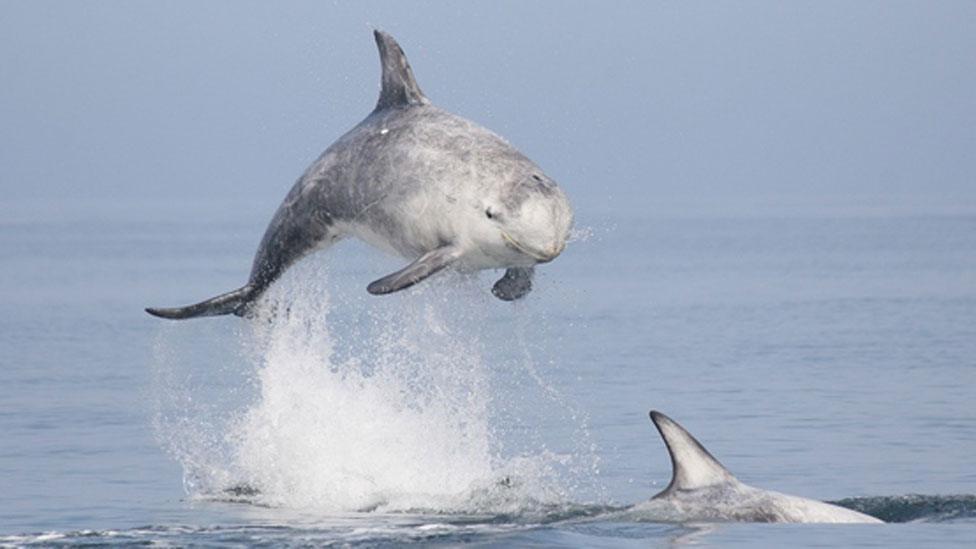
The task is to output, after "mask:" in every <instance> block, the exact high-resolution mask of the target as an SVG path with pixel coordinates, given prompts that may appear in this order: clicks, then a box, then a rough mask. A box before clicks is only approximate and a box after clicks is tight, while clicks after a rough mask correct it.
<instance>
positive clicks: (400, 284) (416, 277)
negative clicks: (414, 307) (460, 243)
mask: <svg viewBox="0 0 976 549" xmlns="http://www.w3.org/2000/svg"><path fill="white" fill-rule="evenodd" d="M459 255H460V253H459V252H458V249H457V248H455V247H454V246H443V247H440V248H437V249H436V250H433V251H430V252H427V253H425V254H424V255H422V256H420V258H419V259H417V260H416V261H414V262H413V263H411V264H409V265H407V266H406V267H404V268H402V269H400V270H399V271H397V272H395V273H393V274H389V275H386V276H384V277H383V278H381V279H379V280H376V281H373V282H371V283H370V285H369V286H368V287H367V288H366V291H368V292H369V293H371V294H373V295H383V294H391V293H393V292H398V291H400V290H403V289H405V288H409V287H410V286H413V285H414V284H416V283H418V282H420V281H421V280H423V279H425V278H427V277H429V276H431V275H433V274H436V273H437V272H439V271H441V270H443V269H444V268H445V267H447V266H448V265H450V264H451V263H453V262H454V261H455V260H456V259H457V258H458V256H459Z"/></svg>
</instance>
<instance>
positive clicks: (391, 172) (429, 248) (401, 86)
mask: <svg viewBox="0 0 976 549" xmlns="http://www.w3.org/2000/svg"><path fill="white" fill-rule="evenodd" d="M374 37H375V39H376V45H377V47H378V48H379V54H380V62H381V65H382V85H381V89H380V96H379V100H378V101H377V103H376V107H375V108H374V109H373V111H372V113H370V114H369V116H367V117H366V118H365V119H364V120H363V121H362V122H360V123H359V124H358V125H357V126H356V127H354V128H353V129H352V130H350V131H349V132H348V133H346V134H345V135H343V136H342V137H340V138H339V139H338V140H337V141H336V142H335V143H333V144H332V145H331V146H330V147H329V148H328V149H326V150H325V152H324V153H322V155H321V156H320V157H319V158H318V159H317V160H316V161H315V162H314V163H312V165H311V166H309V168H308V169H307V170H306V171H305V173H304V174H303V175H302V176H301V177H300V178H299V179H298V181H297V182H296V183H295V185H294V186H293V187H292V189H291V191H290V192H289V193H288V195H287V196H286V197H285V199H284V202H282V204H281V206H279V208H278V211H277V212H276V213H275V215H274V217H273V218H272V220H271V222H270V224H269V225H268V228H267V230H266V231H265V233H264V238H263V239H262V240H261V244H260V246H259V247H258V250H257V253H256V254H255V256H254V262H253V265H252V268H251V274H250V277H249V279H248V281H247V284H245V285H244V286H242V287H241V288H238V289H236V290H233V291H231V292H228V293H225V294H222V295H218V296H216V297H213V298H211V299H208V300H206V301H202V302H200V303H197V304H195V305H188V306H185V307H175V308H147V309H146V312H148V313H149V314H151V315H154V316H158V317H162V318H170V319H184V318H193V317H202V316H215V315H226V314H235V315H237V316H246V315H249V314H250V313H251V311H252V308H253V304H254V303H255V301H256V300H257V299H258V298H259V297H260V296H261V295H262V294H263V293H264V292H265V290H267V288H268V287H269V286H270V285H271V284H272V283H274V282H275V281H276V280H277V279H278V278H279V277H280V276H281V275H282V273H284V272H285V271H286V270H287V269H288V268H289V267H291V266H292V265H294V264H295V263H296V262H297V261H299V260H300V259H302V258H304V257H305V256H307V255H308V254H310V253H312V252H314V251H319V250H324V249H326V248H329V247H330V246H332V244H334V243H335V242H337V241H339V240H341V239H343V238H345V237H349V236H353V237H356V238H359V239H361V240H364V241H365V242H367V243H368V244H370V245H372V246H375V247H377V248H380V249H382V250H385V251H387V252H391V253H393V254H396V255H399V256H402V257H404V258H406V259H408V260H409V261H410V263H409V264H408V265H407V266H405V267H404V268H402V269H400V270H399V271H397V272H394V273H391V274H389V275H387V276H384V277H382V278H380V279H378V280H376V281H374V282H372V283H370V284H369V286H368V287H367V291H369V293H371V294H374V295H382V294H389V293H392V292H396V291H399V290H403V289H404V288H409V287H410V286H412V285H414V284H416V283H418V282H420V281H422V280H424V279H426V278H428V277H430V276H432V275H434V274H435V273H438V272H439V271H442V270H444V269H445V268H448V267H451V268H453V269H455V270H459V271H462V272H472V271H478V270H482V269H498V268H504V269H506V271H505V274H504V276H502V277H501V279H499V280H498V281H497V282H496V283H495V284H494V286H493V287H492V294H493V295H495V296H496V297H498V298H499V299H502V300H506V301H511V300H515V299H519V298H521V297H523V296H525V295H526V294H527V293H528V292H529V291H530V290H531V288H532V277H533V273H534V267H535V265H537V264H540V263H547V262H549V261H552V260H553V259H555V258H556V256H558V255H559V254H560V253H561V252H562V251H563V249H564V248H565V246H566V241H567V239H568V237H569V231H570V227H571V225H572V222H573V212H572V208H571V207H570V204H569V200H568V199H567V197H566V195H565V193H564V192H563V191H562V189H560V188H559V186H558V185H557V184H556V182H555V181H554V180H553V179H552V178H551V177H549V176H547V175H546V174H545V173H544V172H543V171H542V169H540V168H539V167H538V166H537V165H536V164H535V163H533V162H532V161H531V160H529V159H528V158H527V157H526V156H525V155H523V154H522V153H521V152H519V151H518V150H517V149H515V148H514V147H513V146H512V145H510V144H509V143H508V142H507V141H505V140H504V139H503V138H501V137H499V136H498V135H496V134H494V133H492V132H491V131H489V130H487V129H485V128H483V127H481V126H479V125H477V124H475V123H473V122H471V121H469V120H466V119H464V118H461V117H460V116H457V115H454V114H451V113H449V112H446V111H444V110H442V109H439V108H437V107H435V106H434V105H432V104H431V102H430V100H429V99H427V96H425V95H424V93H423V92H422V91H421V90H420V87H419V86H418V85H417V81H416V80H415V79H414V75H413V70H412V69H411V68H410V64H409V63H408V62H407V58H406V55H404V53H403V50H402V49H401V48H400V46H399V44H397V42H396V40H395V39H394V38H393V37H392V36H390V35H389V34H387V33H385V32H382V31H380V30H376V31H374Z"/></svg>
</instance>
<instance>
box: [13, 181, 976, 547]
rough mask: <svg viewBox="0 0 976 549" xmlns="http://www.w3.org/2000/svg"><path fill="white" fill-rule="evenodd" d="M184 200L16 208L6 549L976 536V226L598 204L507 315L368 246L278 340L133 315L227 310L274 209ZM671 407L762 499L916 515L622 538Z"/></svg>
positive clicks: (314, 274)
mask: <svg viewBox="0 0 976 549" xmlns="http://www.w3.org/2000/svg"><path fill="white" fill-rule="evenodd" d="M272 206H273V205H267V208H271V207H272ZM189 207H190V209H189V210H187V209H186V208H187V206H185V205H179V206H177V205H167V204H161V205H160V204H151V203H148V201H147V202H146V203H120V204H111V205H106V204H94V203H93V204H85V203H77V204H61V205H56V206H44V205H41V204H38V203H31V202H26V201H24V202H6V203H4V204H3V209H4V211H3V215H2V218H0V265H2V268H0V307H2V312H3V314H2V315H0V365H2V367H0V387H2V390H0V544H13V545H17V544H23V543H52V544H56V543H66V544H71V543H76V544H87V543H109V544H111V543H139V542H147V541H158V542H161V543H167V544H173V545H186V544H195V543H199V544H217V543H222V544H226V545H239V544H260V543H264V544H274V545H278V544H294V545H301V544H327V543H367V544H382V543H393V542H406V541H424V542H435V541H436V542H446V543H456V542H462V541H464V542H475V543H479V544H485V545H509V544H515V543H518V544H536V545H542V546H548V545H570V546H574V545H578V546H584V545H585V546H630V545H634V546H647V545H670V544H684V543H689V544H702V545H721V546H747V545H748V546H755V545H770V546H772V545H780V546H781V545H784V544H787V543H788V544H790V545H800V546H821V545H844V546H852V547H876V546H884V547H893V546H902V547H918V546H930V547H931V546H966V545H971V544H972V543H973V541H974V540H976V521H974V517H976V505H974V504H973V499H972V496H969V497H968V498H967V497H958V498H947V499H938V498H936V497H935V496H955V495H961V496H966V495H971V494H976V473H974V468H973V461H972V457H973V455H974V454H976V406H974V405H973V397H974V394H976V358H974V357H976V216H973V215H965V214H958V215H950V214H947V213H946V214H938V213H935V214H933V213H931V212H929V213H925V212H918V213H913V211H912V210H911V208H907V209H904V210H902V211H900V212H898V213H895V214H877V213H873V214H872V213H870V212H867V213H861V214H857V213H851V212H849V211H833V210H830V209H829V208H827V209H823V210H822V211H811V212H807V213H804V214H802V215H794V216H790V217H777V216H774V215H769V214H763V213H750V214H744V213H743V214H736V215H731V214H729V215H724V216H723V215H720V214H709V215H704V214H702V215H695V216H692V215H685V216H665V215H662V214H661V213H660V212H649V213H647V214H646V215H640V216H639V215H635V214H625V213H621V214H618V215H613V214H609V213H608V214H593V213H589V212H588V211H587V208H585V207H583V208H580V210H581V214H580V218H579V223H578V224H579V225H580V227H581V228H583V229H585V231H584V232H585V233H588V235H584V237H582V238H580V239H579V240H577V241H576V242H574V243H572V244H571V246H570V247H569V248H568V249H567V251H566V252H565V254H564V255H563V256H562V257H560V258H559V259H557V260H556V261H555V262H554V263H553V264H551V265H547V266H545V267H544V268H543V269H542V270H541V273H542V275H541V277H540V278H539V280H538V284H537V288H536V291H535V292H534V293H533V294H532V295H531V296H530V298H529V299H528V300H526V301H525V302H524V303H519V304H517V305H515V306H512V305H510V304H505V303H502V302H499V301H497V300H494V299H493V298H491V297H490V296H489V294H488V288H489V287H490V283H491V280H490V279H489V277H488V276H487V275H483V276H481V277H480V278H478V279H476V280H464V279H458V278H450V277H449V278H445V279H442V280H439V281H437V282H436V283H433V284H429V285H421V286H419V287H418V288H417V289H416V290H415V291H412V292H407V293H405V294H403V295H394V296H389V297H385V298H375V297H371V296H368V295H366V293H365V285H366V284H367V283H368V282H369V281H371V280H373V279H375V278H377V277H378V276H380V275H382V274H384V273H386V272H389V271H390V270H392V269H394V268H395V267H396V266H397V264H398V263H399V260H396V259H391V258H386V257H382V256H380V255H379V254H378V253H377V252H373V251H371V250H368V249H367V248H365V247H363V246H358V245H354V244H350V245H344V246H342V247H340V248H337V249H336V250H334V253H330V254H325V255H320V256H316V257H314V258H312V259H310V260H309V261H308V262H307V263H305V264H303V265H302V266H301V267H300V268H299V269H297V270H296V271H295V272H294V273H293V274H292V276H290V277H289V278H288V279H287V280H285V281H284V283H283V286H282V288H281V292H280V293H281V299H283V300H285V301H287V302H289V303H291V304H292V310H291V312H290V313H289V314H290V315H291V316H290V317H289V318H291V319H296V318H297V319H298V320H297V323H295V324H293V325H290V326H285V327H281V326H275V325H269V324H262V323H261V322H253V323H250V324H249V323H247V322H245V321H242V320H240V319H237V318H217V319H204V320H198V321H192V322H186V323H169V322H165V321H161V320H159V319H155V318H151V317H149V316H148V315H146V314H145V313H143V312H142V308H143V307H144V306H148V305H164V306H165V305H177V304H182V303H184V302H191V301H194V300H196V299H199V298H204V297H208V296H210V295H212V294H215V293H218V292H222V291H225V290H228V289H231V288H234V287H237V286H238V285H239V284H240V283H241V282H243V280H244V277H245V276H246V273H247V271H248V267H249V262H250V260H251V255H252V253H253V250H254V247H255V246H256V243H257V240H258V238H259V237H260V234H261V231H263V229H264V226H265V223H266V222H267V219H268V216H269V212H268V211H264V209H262V208H261V207H258V206H255V207H251V208H243V209H239V208H237V207H233V206H231V207H228V206H226V205H223V204H221V203H219V202H217V201H216V200H214V202H212V203H206V204H196V205H192V206H189ZM289 300H290V301H289ZM326 315H328V316H327V318H326ZM326 348H331V349H332V351H333V354H332V355H331V356H327V354H326V353H324V351H323V350H324V349H326ZM651 408H655V409H659V410H662V411H664V412H666V413H667V414H669V415H671V416H672V417H674V418H675V419H677V420H678V421H680V422H682V423H683V424H684V425H685V426H686V427H687V428H688V429H689V430H690V431H691V432H692V433H694V434H695V435H696V436H698V438H699V439H700V440H702V442H704V444H705V445H706V446H707V447H708V448H709V449H710V450H711V451H712V453H714V454H715V455H716V456H717V457H718V458H719V459H720V460H722V461H723V462H724V464H725V465H727V466H728V467H729V469H730V470H732V471H733V472H734V473H736V474H737V475H738V476H739V477H740V478H741V479H742V480H743V481H745V482H748V483H751V484H754V485H757V486H760V487H764V488H769V489H776V490H780V491H784V492H788V493H794V494H797V495H803V496H807V497H812V498H819V499H825V500H840V499H844V498H861V497H882V496H884V498H882V499H879V500H859V501H860V503H861V504H863V505H866V507H865V509H866V510H868V511H869V512H872V511H873V512H875V513H880V514H883V515H884V516H886V517H887V518H893V519H897V520H907V519H912V521H911V522H908V523H900V524H891V525H885V526H881V527H868V526H860V527H858V526H814V525H763V524H755V525H751V524H726V525H674V524H655V523H627V522H616V521H614V520H609V519H605V518H601V517H600V515H601V513H603V512H604V511H607V510H611V509H614V508H618V507H620V506H625V505H627V504H630V503H634V502H638V501H640V500H642V499H645V498H648V497H650V496H651V495H653V494H654V493H656V492H657V491H658V490H660V489H661V488H663V487H664V486H665V485H666V484H667V482H668V480H669V475H670V464H669V462H668V458H667V454H666V452H665V451H664V447H663V444H662V443H661V441H660V440H659V439H658V437H657V434H656V433H655V431H654V430H653V428H652V426H651V425H650V423H649V422H648V420H647V416H646V414H647V411H648V410H649V409H651ZM241 485H247V486H254V487H257V488H260V489H261V490H262V493H261V494H259V495H257V496H247V497H243V498H239V499H244V500H246V501H244V502H228V501H217V500H226V499H234V498H230V497H229V495H228V494H227V493H224V492H223V491H222V490H223V489H224V488H230V487H233V486H241ZM907 494H922V495H924V496H925V497H923V498H919V499H907V500H906V499H899V498H887V496H902V495H907Z"/></svg>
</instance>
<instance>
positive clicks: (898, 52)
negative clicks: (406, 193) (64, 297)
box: [0, 0, 976, 217]
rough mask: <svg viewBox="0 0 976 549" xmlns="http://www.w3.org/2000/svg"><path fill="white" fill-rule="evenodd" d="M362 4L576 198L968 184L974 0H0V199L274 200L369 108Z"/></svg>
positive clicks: (974, 150) (446, 93)
mask: <svg viewBox="0 0 976 549" xmlns="http://www.w3.org/2000/svg"><path fill="white" fill-rule="evenodd" d="M374 27H378V28H382V29H385V30H387V31H389V32H391V33H393V34H394V35H395V36H396V37H397V38H398V39H399V41H400V43H401V45H402V46H403V48H404V50H405V51H406V52H407V55H408V56H409V58H410V60H411V63H412V65H413V67H414V71H415V73H416V75H417V78H418V81H419V83H420V85H421V87H422V88H423V90H424V91H425V92H426V93H427V95H428V96H429V97H430V98H431V99H432V100H433V101H434V102H435V103H437V104H439V105H441V106H443V107H446V108H448V109H449V110H452V111H455V112H457V113H459V114H461V115H463V116H466V117H468V118H471V119H473V120H475V121H477V122H479V123H481V124H483V125H485V126H487V127H489V128H491V129H493V130H495V131H497V132H499V133H501V134H502V135H503V136H505V137H506V138H508V139H509V140H510V141H512V142H513V143H514V144H515V145H516V146H518V147H519V148H521V149H522V150H523V151H524V152H525V153H526V154H528V155H529V156H530V157H531V158H533V159H534V160H536V162H538V163H539V164H540V165H541V166H542V167H543V169H545V170H546V171H547V172H548V173H549V174H550V175H552V176H553V177H555V178H556V179H557V180H558V181H560V182H561V184H562V185H563V186H564V187H565V188H567V190H568V191H569V193H570V196H571V198H572V199H573V201H574V202H575V203H576V207H577V210H578V211H592V212H604V211H612V210H614V209H617V208H625V209H627V210H628V211H631V212H640V211H644V210H647V211H660V210H661V209H662V208H663V209H664V210H667V209H668V208H681V207H684V206H688V205H690V207H694V206H695V205H696V204H706V203H709V204H718V205H719V206H720V207H721V205H722V204H732V203H734V202H737V201H740V200H747V201H748V200H752V201H758V202H757V203H760V204H761V203H765V202H767V201H769V202H770V203H771V204H783V203H787V202H789V201H791V200H792V201H796V202H800V203H803V202H809V203H821V202H823V203H833V204H844V203H847V202H851V203H861V204H865V203H867V204H870V203H874V202H876V201H880V202H883V201H885V200H889V199H892V197H895V199H896V201H900V202H899V203H907V204H912V203H916V202H918V203H931V204H941V205H948V206H953V205H967V204H968V205H973V204H976V2H972V1H966V2H948V1H940V2H929V1H919V2H893V1H884V2H848V1H843V2H819V1H818V2H776V3H773V2H700V3H696V2H667V3H650V2H644V1H641V2H590V3H580V2H573V3H568V2H478V3H455V2H452V3H446V2H444V3H417V2H395V3H394V2H390V3H385V2H384V3H376V2H370V3H362V2H355V3H352V2H349V3H332V2H283V3H278V2H260V3H259V2H236V1H235V2H130V1H125V2H121V1H120V2H105V1H103V2H38V1H34V0H32V1H25V2H11V1H3V2H0V82H2V85H0V120H2V124H0V191H2V193H0V203H4V202H5V203H6V204H7V206H6V207H11V205H12V204H15V203H58V204H63V205H64V207H66V208H69V207H71V205H72V204H80V205H83V204H86V203H90V202H98V201H109V202H118V203H125V202H131V203H152V202H153V201H158V202H159V203H161V204H162V203H166V204H175V205H179V204H181V203H182V204H198V205H199V204H204V203H208V204H209V203H213V202H214V201H215V200H217V199H220V198H222V197H227V200H228V201H230V202H233V203H234V204H241V205H242V206H245V207H254V208H258V209H262V211H263V212H264V213H265V214H267V215H266V216H267V217H270V212H271V211H273V210H274V208H275V207H276V206H277V204H278V203H279V201H280V200H281V198H282V197H283V196H284V194H285V193H286V192H287V190H288V188H289V187H290V186H291V184H292V183H293V181H294V180H295V178H297V177H298V176H299V175H300V174H301V172H302V171H303V170H304V169H305V167H306V166H307V165H308V164H309V163H310V162H311V161H312V160H313V159H314V158H315V157H317V156H318V154H319V153H320V152H321V151H322V150H323V149H324V148H325V147H326V146H328V145H329V144H330V143H332V141H333V140H335V139H336V138H337V137H338V136H339V135H341V134H342V133H344V132H345V131H346V130H348V129H349V128H350V127H352V126H353V125H354V124H356V123H357V122H358V121H359V120H361V119H362V118H363V117H364V116H365V115H366V114H367V113H368V112H369V111H370V110H371V109H372V107H373V105H374V103H375V101H376V96H377V93H378V82H379V62H378V60H377V54H376V50H375V46H374V44H373V38H372V36H371V34H370V30H371V29H372V28H374ZM773 199H775V200H773ZM683 205H684V206H683ZM78 207H83V206H78ZM773 207H774V208H775V207H778V206H773Z"/></svg>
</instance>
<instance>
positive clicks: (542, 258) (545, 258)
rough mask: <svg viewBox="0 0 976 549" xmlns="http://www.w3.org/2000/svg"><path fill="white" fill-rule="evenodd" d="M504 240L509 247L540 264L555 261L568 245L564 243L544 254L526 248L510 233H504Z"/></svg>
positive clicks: (528, 247)
mask: <svg viewBox="0 0 976 549" xmlns="http://www.w3.org/2000/svg"><path fill="white" fill-rule="evenodd" d="M502 238H504V239H505V242H506V243H507V244H508V245H509V246H511V247H512V248H514V249H516V250H518V251H520V252H522V253H523V254H525V255H527V256H529V257H531V258H533V259H535V260H536V261H538V262H539V263H549V262H550V261H552V260H553V259H556V256H558V255H559V254H561V253H562V252H563V250H564V249H565V248H566V244H565V243H563V244H561V245H559V246H558V247H555V248H554V249H553V250H551V251H549V252H543V251H540V250H537V249H535V248H532V247H530V246H526V245H524V244H522V243H520V242H519V241H518V240H515V239H514V238H512V236H511V235H509V234H508V233H506V232H505V231H502Z"/></svg>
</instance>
